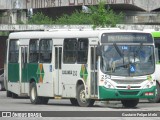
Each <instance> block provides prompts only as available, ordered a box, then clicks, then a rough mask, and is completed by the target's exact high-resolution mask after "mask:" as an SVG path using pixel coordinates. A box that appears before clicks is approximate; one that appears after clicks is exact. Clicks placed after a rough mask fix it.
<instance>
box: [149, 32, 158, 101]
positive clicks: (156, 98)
mask: <svg viewBox="0 0 160 120" xmlns="http://www.w3.org/2000/svg"><path fill="white" fill-rule="evenodd" d="M148 31H149V30H148ZM151 34H152V36H153V38H154V43H155V48H156V49H155V50H156V72H155V76H156V78H155V79H156V83H157V84H156V97H155V98H153V99H149V101H150V102H154V103H158V102H160V74H159V73H160V31H154V30H151Z"/></svg>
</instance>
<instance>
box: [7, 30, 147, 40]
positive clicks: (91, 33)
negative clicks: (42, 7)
mask: <svg viewBox="0 0 160 120" xmlns="http://www.w3.org/2000/svg"><path fill="white" fill-rule="evenodd" d="M113 32H137V33H148V32H142V31H138V30H117V29H115V30H82V31H80V30H79V31H77V30H73V31H72V30H69V31H66V30H57V31H27V32H13V33H10V35H9V39H28V38H31V39H34V38H64V37H65V38H78V37H81V38H88V37H92V38H97V37H99V35H101V34H102V33H113Z"/></svg>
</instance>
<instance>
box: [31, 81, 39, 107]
mask: <svg viewBox="0 0 160 120" xmlns="http://www.w3.org/2000/svg"><path fill="white" fill-rule="evenodd" d="M30 101H31V103H32V104H41V103H42V99H41V98H40V97H38V95H37V87H36V83H35V82H32V83H31V85H30Z"/></svg>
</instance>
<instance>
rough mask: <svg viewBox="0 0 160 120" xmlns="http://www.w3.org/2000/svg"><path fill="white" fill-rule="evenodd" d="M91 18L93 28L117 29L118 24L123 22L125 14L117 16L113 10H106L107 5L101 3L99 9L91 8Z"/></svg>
mask: <svg viewBox="0 0 160 120" xmlns="http://www.w3.org/2000/svg"><path fill="white" fill-rule="evenodd" d="M91 11H92V14H91V18H92V24H93V27H94V28H95V27H109V26H111V27H115V26H116V24H117V23H119V22H121V21H122V20H123V18H124V14H123V13H122V12H120V13H119V14H116V13H115V12H114V11H113V10H112V9H110V8H107V9H105V3H104V2H99V4H98V7H91Z"/></svg>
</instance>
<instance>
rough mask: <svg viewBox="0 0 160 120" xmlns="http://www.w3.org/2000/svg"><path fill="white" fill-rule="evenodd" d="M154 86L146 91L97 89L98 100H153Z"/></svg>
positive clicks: (101, 87)
mask: <svg viewBox="0 0 160 120" xmlns="http://www.w3.org/2000/svg"><path fill="white" fill-rule="evenodd" d="M155 90H156V86H153V87H151V88H148V89H136V90H126V89H125V90H119V89H107V88H105V87H103V86H100V87H99V99H101V100H103V99H106V100H107V99H108V100H110V99H114V100H121V99H152V98H155Z"/></svg>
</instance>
